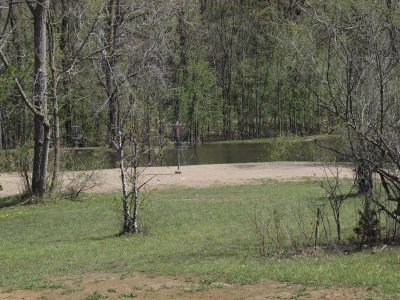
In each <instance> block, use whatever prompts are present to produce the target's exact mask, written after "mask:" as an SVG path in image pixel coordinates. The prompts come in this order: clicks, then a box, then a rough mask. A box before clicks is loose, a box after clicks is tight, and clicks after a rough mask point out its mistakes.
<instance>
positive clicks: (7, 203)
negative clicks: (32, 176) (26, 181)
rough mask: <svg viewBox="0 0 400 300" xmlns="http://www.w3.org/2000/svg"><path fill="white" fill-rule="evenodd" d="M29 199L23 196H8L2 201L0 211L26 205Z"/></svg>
mask: <svg viewBox="0 0 400 300" xmlns="http://www.w3.org/2000/svg"><path fill="white" fill-rule="evenodd" d="M26 201H27V197H24V196H23V195H14V196H8V197H4V198H1V199H0V209H2V208H7V207H13V206H17V205H22V204H25V203H26Z"/></svg>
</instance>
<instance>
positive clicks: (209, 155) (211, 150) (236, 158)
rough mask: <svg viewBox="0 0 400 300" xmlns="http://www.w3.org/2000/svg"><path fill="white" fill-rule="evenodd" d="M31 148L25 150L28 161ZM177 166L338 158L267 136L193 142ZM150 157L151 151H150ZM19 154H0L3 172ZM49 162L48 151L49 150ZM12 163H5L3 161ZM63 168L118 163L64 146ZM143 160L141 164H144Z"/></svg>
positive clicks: (167, 155) (94, 151) (168, 156)
mask: <svg viewBox="0 0 400 300" xmlns="http://www.w3.org/2000/svg"><path fill="white" fill-rule="evenodd" d="M319 141H320V142H321V143H323V144H325V145H326V146H328V147H332V148H335V149H338V148H340V147H342V146H341V144H342V142H341V141H340V139H339V138H337V137H335V136H325V137H323V138H322V139H319ZM32 152H33V151H31V150H30V151H28V154H26V155H28V156H30V158H29V159H28V161H30V160H31V158H32V157H31V156H32V154H33V153H32ZM179 155H180V158H181V165H200V164H230V163H251V162H274V161H331V160H337V161H342V159H341V158H340V157H337V156H336V155H335V153H334V152H332V151H329V150H326V149H323V148H320V147H319V146H318V145H317V144H316V143H315V142H314V140H313V138H285V139H280V138H277V139H268V140H262V141H246V142H240V141H239V142H237V141H235V142H227V143H211V144H202V145H194V146H192V147H186V149H183V150H180V151H179ZM152 157H153V160H154V157H155V154H154V153H152ZM20 158H21V153H20V151H18V150H10V151H9V152H2V153H0V164H1V165H3V166H7V168H4V171H18V164H19V163H18V161H20ZM49 159H50V161H51V160H52V152H50V157H49ZM10 161H11V162H13V163H12V164H9V163H7V162H10ZM61 163H62V166H61V167H62V169H63V170H89V169H109V168H116V167H117V166H118V162H117V157H116V153H115V151H114V150H112V149H107V148H64V149H62V157H61ZM147 164H148V162H147V161H143V162H142V165H147ZM153 165H154V166H160V165H163V166H176V165H177V151H176V150H174V148H173V147H170V148H167V149H165V150H164V157H163V159H162V160H154V162H153Z"/></svg>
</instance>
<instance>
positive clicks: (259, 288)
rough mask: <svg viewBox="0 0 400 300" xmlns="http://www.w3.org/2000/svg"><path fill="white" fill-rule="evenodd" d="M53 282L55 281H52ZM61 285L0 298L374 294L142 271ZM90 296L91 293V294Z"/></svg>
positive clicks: (349, 296)
mask: <svg viewBox="0 0 400 300" xmlns="http://www.w3.org/2000/svg"><path fill="white" fill-rule="evenodd" d="M52 282H54V281H52ZM55 282H57V283H59V284H62V285H63V286H64V287H63V288H61V289H45V290H41V291H31V290H17V291H13V292H11V293H0V299H1V300H3V299H48V300H52V299H54V300H58V299H60V300H62V299H76V300H80V299H131V298H135V299H188V300H193V299H232V300H235V299H237V300H238V299H365V298H367V297H369V298H374V299H375V297H374V296H373V295H371V293H370V292H368V291H367V290H365V289H361V288H338V287H331V288H323V287H305V286H301V285H289V284H287V283H282V282H277V281H271V280H268V281H263V282H262V283H260V284H256V285H229V284H222V283H209V284H206V285H204V284H198V283H195V282H192V281H188V280H184V279H182V278H173V277H165V276H157V277H149V276H146V275H144V274H141V273H136V274H132V275H130V276H121V275H119V274H84V275H80V276H70V277H64V278H59V279H58V280H56V281H55ZM88 296H92V297H91V298H89V297H88Z"/></svg>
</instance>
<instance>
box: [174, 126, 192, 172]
mask: <svg viewBox="0 0 400 300" xmlns="http://www.w3.org/2000/svg"><path fill="white" fill-rule="evenodd" d="M173 140H174V141H175V144H174V150H175V152H176V164H177V166H178V170H177V171H175V173H176V174H181V173H182V172H181V170H180V168H181V160H182V158H183V154H182V151H183V150H187V149H188V148H189V143H185V142H184V140H185V138H184V132H183V125H182V124H181V123H180V122H179V121H177V122H176V123H175V124H173Z"/></svg>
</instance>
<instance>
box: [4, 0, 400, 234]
mask: <svg viewBox="0 0 400 300" xmlns="http://www.w3.org/2000/svg"><path fill="white" fill-rule="evenodd" d="M399 12H400V8H399V3H398V1H396V0H385V1H382V0H368V1H364V0H352V1H347V0H335V1H323V0H308V1H305V0H297V1H296V0H168V1H165V0H96V1H95V0H93V1H83V0H68V1H67V0H57V1H55V0H25V1H15V0H1V1H0V59H1V63H0V148H1V149H13V148H17V147H20V146H26V147H28V148H33V149H34V157H33V176H32V192H33V193H34V194H37V195H43V194H44V193H45V192H46V191H47V189H48V188H50V189H52V188H53V187H54V186H55V185H56V184H57V180H58V170H59V160H60V149H61V147H74V146H79V147H88V146H92V147H96V146H109V147H111V148H113V149H116V150H117V152H118V153H119V155H120V157H121V162H123V160H124V158H125V154H124V150H126V148H127V147H126V145H127V143H129V145H133V146H132V147H130V149H131V151H132V152H133V153H134V154H135V155H136V154H137V149H138V148H137V146H140V147H147V148H151V147H157V148H162V147H163V146H164V145H165V143H166V140H168V139H171V138H172V136H171V131H172V130H171V129H172V126H173V124H175V123H176V122H177V121H179V122H181V123H182V124H184V128H185V132H186V135H187V137H186V139H187V140H188V141H189V142H190V143H198V142H209V141H215V140H231V139H251V138H261V137H276V136H283V135H308V134H316V133H336V134H340V135H342V136H343V137H345V138H346V140H347V148H346V150H345V152H346V153H344V154H346V155H347V156H348V160H349V161H351V162H352V163H353V166H354V169H355V170H356V173H357V176H358V179H357V180H358V185H359V190H360V192H361V193H363V194H364V195H365V207H364V211H363V214H364V216H365V218H366V219H368V220H369V219H371V218H373V212H372V211H371V206H370V204H371V203H374V202H376V203H375V204H376V205H378V206H379V209H381V210H384V211H385V212H387V213H388V214H389V215H390V216H391V217H392V218H393V219H394V220H395V221H397V222H400V221H399V220H400V218H399V216H400V177H399V170H400V146H399V145H400V135H399V132H400V130H399V129H400V119H399V116H400V105H399V102H400V101H399V96H400V86H399V84H398V81H399V79H398V78H399V71H400V66H399V63H400V54H399V49H400V39H399V37H400V35H399V29H400V22H399V21H400V17H399ZM143 145H144V146H143ZM322 146H323V145H322ZM51 151H52V152H53V153H54V155H53V161H52V162H50V163H52V164H53V168H52V176H51V178H52V180H51V183H50V185H48V184H47V181H48V177H49V176H48V174H47V172H48V170H49V166H48V165H49V152H51ZM135 155H134V157H136V156H135ZM133 161H136V158H135V159H133ZM128 165H132V161H130V162H128ZM134 165H135V166H136V163H134ZM123 169H124V167H121V172H123ZM122 177H124V174H122ZM376 178H379V180H380V183H381V184H382V185H381V186H382V187H383V189H384V192H385V194H386V195H387V199H388V200H389V201H391V202H394V203H396V204H397V209H396V210H395V211H393V210H391V209H390V206H389V205H388V204H387V203H382V202H380V201H377V199H378V198H379V197H377V195H376V193H375V191H374V187H375V185H374V180H375V179H376ZM48 186H50V187H48ZM124 188H125V186H124ZM128 194H129V193H127V194H126V195H128ZM379 199H380V198H379ZM127 226H128V227H129V226H131V225H129V224H128V225H127Z"/></svg>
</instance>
